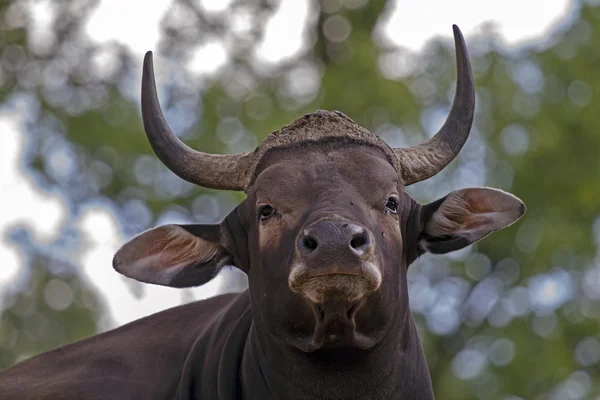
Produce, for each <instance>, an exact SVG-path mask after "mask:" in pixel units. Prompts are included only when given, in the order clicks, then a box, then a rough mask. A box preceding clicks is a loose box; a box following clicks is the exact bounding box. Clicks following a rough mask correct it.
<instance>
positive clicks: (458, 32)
mask: <svg viewBox="0 0 600 400" xmlns="http://www.w3.org/2000/svg"><path fill="white" fill-rule="evenodd" d="M452 30H453V31H454V36H458V37H462V35H463V34H462V32H461V30H460V28H459V27H458V25H456V24H453V25H452Z"/></svg>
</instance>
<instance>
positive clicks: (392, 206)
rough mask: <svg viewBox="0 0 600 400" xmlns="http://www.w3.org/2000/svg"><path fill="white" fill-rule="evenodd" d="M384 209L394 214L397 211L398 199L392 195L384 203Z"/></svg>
mask: <svg viewBox="0 0 600 400" xmlns="http://www.w3.org/2000/svg"><path fill="white" fill-rule="evenodd" d="M385 211H387V212H391V213H393V214H396V213H397V212H398V200H396V199H395V198H394V197H390V198H389V199H388V201H387V203H385Z"/></svg>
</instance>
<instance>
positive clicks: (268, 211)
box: [258, 204, 275, 221]
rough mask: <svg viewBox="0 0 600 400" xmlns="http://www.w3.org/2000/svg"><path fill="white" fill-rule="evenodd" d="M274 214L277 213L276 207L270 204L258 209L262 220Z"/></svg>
mask: <svg viewBox="0 0 600 400" xmlns="http://www.w3.org/2000/svg"><path fill="white" fill-rule="evenodd" d="M273 214H275V209H274V208H273V207H271V206H270V205H268V204H265V205H264V206H260V207H259V209H258V215H259V217H260V220H261V221H264V220H266V219H269V218H271V217H272V216H273Z"/></svg>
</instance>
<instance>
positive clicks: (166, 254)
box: [115, 225, 219, 270]
mask: <svg viewBox="0 0 600 400" xmlns="http://www.w3.org/2000/svg"><path fill="white" fill-rule="evenodd" d="M218 252H219V246H218V245H217V244H215V243H212V242H208V241H205V240H202V239H200V238H198V237H196V236H194V235H192V234H191V233H189V232H188V231H186V230H185V229H183V228H181V227H180V226H177V225H166V226H161V227H158V228H154V229H151V230H149V231H146V232H143V233H141V234H140V235H139V236H137V237H135V238H134V239H132V240H131V241H130V242H128V243H127V244H126V245H125V246H123V247H122V248H121V250H119V251H118V252H117V254H116V256H115V258H116V259H118V260H119V262H120V264H121V265H123V266H125V267H126V266H127V265H135V266H136V267H138V268H139V267H141V268H150V269H154V270H167V269H171V268H181V267H184V266H186V265H190V264H194V263H197V262H206V261H209V260H211V259H213V258H214V257H216V256H217V254H218Z"/></svg>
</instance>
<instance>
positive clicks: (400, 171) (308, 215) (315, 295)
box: [0, 26, 525, 400]
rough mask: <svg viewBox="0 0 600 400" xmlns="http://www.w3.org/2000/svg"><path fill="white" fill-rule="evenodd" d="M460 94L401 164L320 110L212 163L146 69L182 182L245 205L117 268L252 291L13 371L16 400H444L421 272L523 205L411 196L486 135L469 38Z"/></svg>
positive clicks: (163, 315) (151, 110)
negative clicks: (434, 369) (429, 340)
mask: <svg viewBox="0 0 600 400" xmlns="http://www.w3.org/2000/svg"><path fill="white" fill-rule="evenodd" d="M454 39H455V45H456V59H457V70H458V79H457V85H456V86H457V88H456V94H455V97H454V103H453V105H452V109H451V111H450V114H449V117H448V118H447V120H446V122H445V124H444V125H443V126H442V128H441V129H440V131H439V132H438V133H437V134H436V135H435V136H434V137H433V138H432V139H430V140H428V141H427V142H425V143H423V144H421V145H418V146H415V147H411V148H405V149H392V148H390V147H389V146H387V145H386V144H385V143H384V142H383V141H382V140H381V139H379V138H378V137H377V136H376V135H374V134H372V133H371V132H369V131H367V130H366V129H364V128H362V127H360V126H358V125H357V124H355V123H354V122H353V121H352V120H351V119H350V118H348V117H347V116H345V115H344V114H342V113H340V112H337V111H334V112H327V111H317V112H314V113H311V114H307V115H305V116H303V117H301V118H299V119H298V120H296V121H295V122H293V123H292V124H291V125H288V126H285V127H284V128H282V129H281V130H278V131H275V132H273V133H271V134H270V135H269V136H268V137H267V138H266V139H265V140H264V141H263V142H262V143H261V144H260V145H259V146H258V148H257V149H256V150H255V151H254V152H250V153H243V154H237V155H213V154H205V153H201V152H198V151H195V150H192V149H190V148H189V147H187V146H186V145H185V144H183V143H182V142H181V141H179V139H177V138H176V136H175V135H174V134H173V133H172V132H171V130H170V129H169V126H168V125H167V122H166V121H165V119H164V117H163V114H162V111H161V109H160V105H159V103H158V98H157V94H156V88H155V82H154V72H153V64H152V54H151V53H148V54H147V55H146V57H145V60H144V67H143V78H142V116H143V121H144V127H145V130H146V133H147V136H148V139H149V141H150V143H151V145H152V148H153V149H154V151H155V153H156V154H157V156H158V157H159V158H160V160H161V161H162V162H163V163H164V164H165V165H166V166H167V167H168V168H169V169H171V170H172V171H173V172H174V173H176V174H177V175H179V176H180V177H181V178H183V179H185V180H187V181H189V182H193V183H195V184H198V185H200V186H204V187H208V188H214V189H229V190H243V191H245V193H246V195H247V197H246V199H245V200H244V201H243V202H242V203H241V204H240V205H239V206H238V207H236V208H235V209H234V210H233V211H232V212H231V213H230V214H229V215H228V216H227V217H226V218H225V220H224V221H223V222H222V223H221V224H219V225H166V226H160V227H157V228H154V229H151V230H148V231H146V232H143V233H141V234H140V235H138V236H137V237H135V238H133V239H132V240H130V241H129V242H127V243H126V244H125V245H124V246H123V247H122V248H121V249H120V250H119V251H118V252H117V254H116V255H115V257H114V262H113V266H114V268H115V269H116V270H117V271H118V272H120V273H122V274H124V275H126V276H128V277H131V278H133V279H137V280H139V281H142V282H148V283H153V284H158V285H167V286H173V287H189V286H198V285H202V284H204V283H206V282H208V281H209V280H211V279H212V278H213V277H214V276H215V275H217V273H218V272H219V270H220V269H221V268H223V267H224V266H226V265H231V266H235V267H237V268H239V269H241V270H242V271H244V272H245V273H246V274H247V275H248V281H249V289H248V290H247V291H245V292H243V293H238V294H226V295H222V296H217V297H214V298H212V299H208V300H205V301H200V302H196V303H192V304H187V305H184V306H181V307H175V308H172V309H169V310H167V311H163V312H160V313H158V314H155V315H152V316H149V317H146V318H143V319H141V320H138V321H135V322H133V323H130V324H128V325H125V326H123V327H120V328H118V329H115V330H113V331H109V332H106V333H103V334H100V335H97V336H94V337H91V338H89V339H86V340H83V341H80V342H77V343H74V344H70V345H67V346H65V347H62V348H59V349H56V350H54V351H51V352H48V353H46V354H43V355H40V356H38V357H34V358H32V359H30V360H28V361H25V362H22V363H20V364H17V365H16V366H13V367H11V368H9V369H7V370H6V371H4V372H3V373H2V374H1V375H0V398H1V399H3V400H7V399H29V400H34V399H48V400H50V399H52V400H60V399H69V400H72V399H77V400H79V399H107V400H115V399H136V400H137V399H203V400H213V399H250V400H254V399H257V400H268V399H418V400H425V399H432V398H433V390H432V385H431V379H430V376H429V372H428V368H427V363H426V360H425V355H424V353H423V350H422V347H421V344H420V341H419V339H418V336H417V329H416V325H415V322H414V320H413V318H412V315H411V313H410V310H409V302H408V289H407V270H408V267H409V265H410V264H411V263H412V262H413V261H414V260H415V259H417V258H418V257H419V256H420V255H422V254H423V253H425V252H427V251H429V252H431V253H447V252H450V251H453V250H457V249H460V248H463V247H465V246H467V245H469V244H471V243H474V242H476V241H478V240H480V239H482V238H483V237H485V236H487V235H488V234H490V233H491V232H493V231H496V230H498V229H501V228H504V227H507V226H509V225H511V224H512V223H513V222H514V221H516V220H517V219H519V218H520V217H521V215H523V213H524V212H525V206H524V204H523V203H522V202H521V201H520V200H519V199H517V198H516V197H514V196H512V195H510V194H507V193H505V192H502V191H500V190H495V189H489V188H472V189H464V190H459V191H455V192H452V193H450V194H448V195H447V196H445V197H444V198H442V199H439V200H437V201H435V202H433V203H430V204H426V205H422V204H419V203H417V202H416V201H415V200H413V199H412V198H410V197H409V195H408V194H407V193H406V192H405V187H406V186H408V185H411V184H413V183H415V182H419V181H421V180H423V179H426V178H428V177H431V176H432V175H434V174H436V173H437V172H438V171H440V170H441V169H442V168H444V167H445V166H446V165H447V164H448V163H450V161H452V159H454V158H455V156H456V155H457V154H458V152H459V151H460V149H461V148H462V147H463V144H464V143H465V141H466V140H467V137H468V135H469V131H470V129H471V124H472V121H473V114H474V106H475V92H474V84H473V77H472V73H471V68H470V64H469V58H468V54H467V49H466V45H465V42H464V39H463V37H462V34H461V32H460V30H459V29H458V28H457V27H456V26H454Z"/></svg>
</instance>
